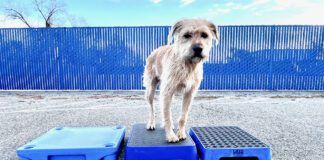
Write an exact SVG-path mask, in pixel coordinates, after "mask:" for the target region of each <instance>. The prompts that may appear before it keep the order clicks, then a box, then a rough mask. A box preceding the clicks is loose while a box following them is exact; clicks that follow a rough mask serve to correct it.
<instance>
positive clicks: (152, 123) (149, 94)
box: [145, 78, 158, 130]
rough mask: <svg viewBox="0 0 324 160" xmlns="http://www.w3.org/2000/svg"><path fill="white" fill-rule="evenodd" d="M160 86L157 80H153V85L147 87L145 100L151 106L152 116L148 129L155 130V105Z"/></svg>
mask: <svg viewBox="0 0 324 160" xmlns="http://www.w3.org/2000/svg"><path fill="white" fill-rule="evenodd" d="M157 84H158V80H157V79H156V78H154V79H152V81H151V83H150V84H149V85H147V86H146V91H145V98H146V100H147V102H148V105H149V106H150V114H149V120H148V122H147V125H146V129H148V130H154V129H155V106H154V104H153V100H154V95H155V89H156V86H157Z"/></svg>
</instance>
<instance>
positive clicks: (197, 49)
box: [192, 45, 203, 57]
mask: <svg viewBox="0 0 324 160" xmlns="http://www.w3.org/2000/svg"><path fill="white" fill-rule="evenodd" d="M192 50H193V51H194V54H195V56H197V57H201V52H202V50H203V49H202V48H201V46H200V45H194V46H193V47H192Z"/></svg>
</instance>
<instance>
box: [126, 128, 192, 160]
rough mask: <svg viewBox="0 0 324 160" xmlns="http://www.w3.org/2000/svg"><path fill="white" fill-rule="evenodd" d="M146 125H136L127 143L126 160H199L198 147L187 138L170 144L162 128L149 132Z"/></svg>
mask: <svg viewBox="0 0 324 160" xmlns="http://www.w3.org/2000/svg"><path fill="white" fill-rule="evenodd" d="M145 126H146V125H145V124H135V125H134V126H133V128H132V131H131V135H130V138H129V140H128V142H127V146H126V153H125V159H126V160H197V159H198V155H197V150H196V145H195V143H194V142H193V141H192V139H191V138H190V136H187V139H186V140H183V141H180V142H178V143H168V142H167V141H166V139H165V132H164V129H162V128H160V127H159V128H156V129H155V130H153V131H148V130H146V128H145Z"/></svg>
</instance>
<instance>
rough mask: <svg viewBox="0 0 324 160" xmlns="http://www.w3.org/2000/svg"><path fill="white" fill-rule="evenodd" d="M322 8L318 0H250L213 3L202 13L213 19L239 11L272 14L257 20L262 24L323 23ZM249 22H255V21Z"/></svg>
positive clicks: (261, 14)
mask: <svg viewBox="0 0 324 160" xmlns="http://www.w3.org/2000/svg"><path fill="white" fill-rule="evenodd" d="M323 8H324V3H322V2H320V1H319V0H298V1H297V0H275V1H270V0H252V1H251V2H250V3H242V2H241V3H234V2H227V3H225V4H220V3H217V4H214V5H213V8H212V9H209V10H208V11H207V12H206V13H204V14H203V17H207V19H213V18H217V17H221V16H224V15H226V14H230V13H232V12H234V11H239V12H238V13H239V14H250V15H253V16H271V15H273V17H272V18H271V20H267V19H264V22H259V23H262V24H269V23H271V24H324V18H323V17H322V15H324V9H323ZM287 15H288V17H287ZM276 16H277V17H276ZM238 18H239V17H238ZM252 21H253V18H252ZM249 23H251V24H252V23H253V24H255V22H249Z"/></svg>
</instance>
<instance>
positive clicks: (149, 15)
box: [0, 0, 324, 28]
mask: <svg viewBox="0 0 324 160" xmlns="http://www.w3.org/2000/svg"><path fill="white" fill-rule="evenodd" d="M29 1H31V0H10V1H9V0H0V6H1V9H2V10H3V8H4V7H8V6H15V7H18V8H22V9H23V10H27V19H28V20H29V21H30V23H31V24H32V26H34V27H42V26H43V24H42V21H41V19H40V18H41V17H39V16H37V15H35V14H33V10H31V11H30V8H32V7H31V3H29ZM57 1H60V0H57ZM62 2H64V3H65V13H64V16H61V17H63V18H61V20H60V24H57V26H68V27H70V26H93V27H99V26H166V25H172V24H174V23H175V22H176V21H177V20H179V19H184V18H203V19H207V20H210V21H212V22H214V23H215V24H217V25H273V24H278V25H286V24H288V25H289V24H302V25H304V24H306V25H324V17H323V15H324V0H65V1H62ZM28 8H29V9H28ZM62 19H63V20H62ZM0 27H6V28H10V27H25V25H24V24H22V23H21V22H20V21H17V20H11V19H9V18H8V17H6V16H5V13H4V12H0Z"/></svg>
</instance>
